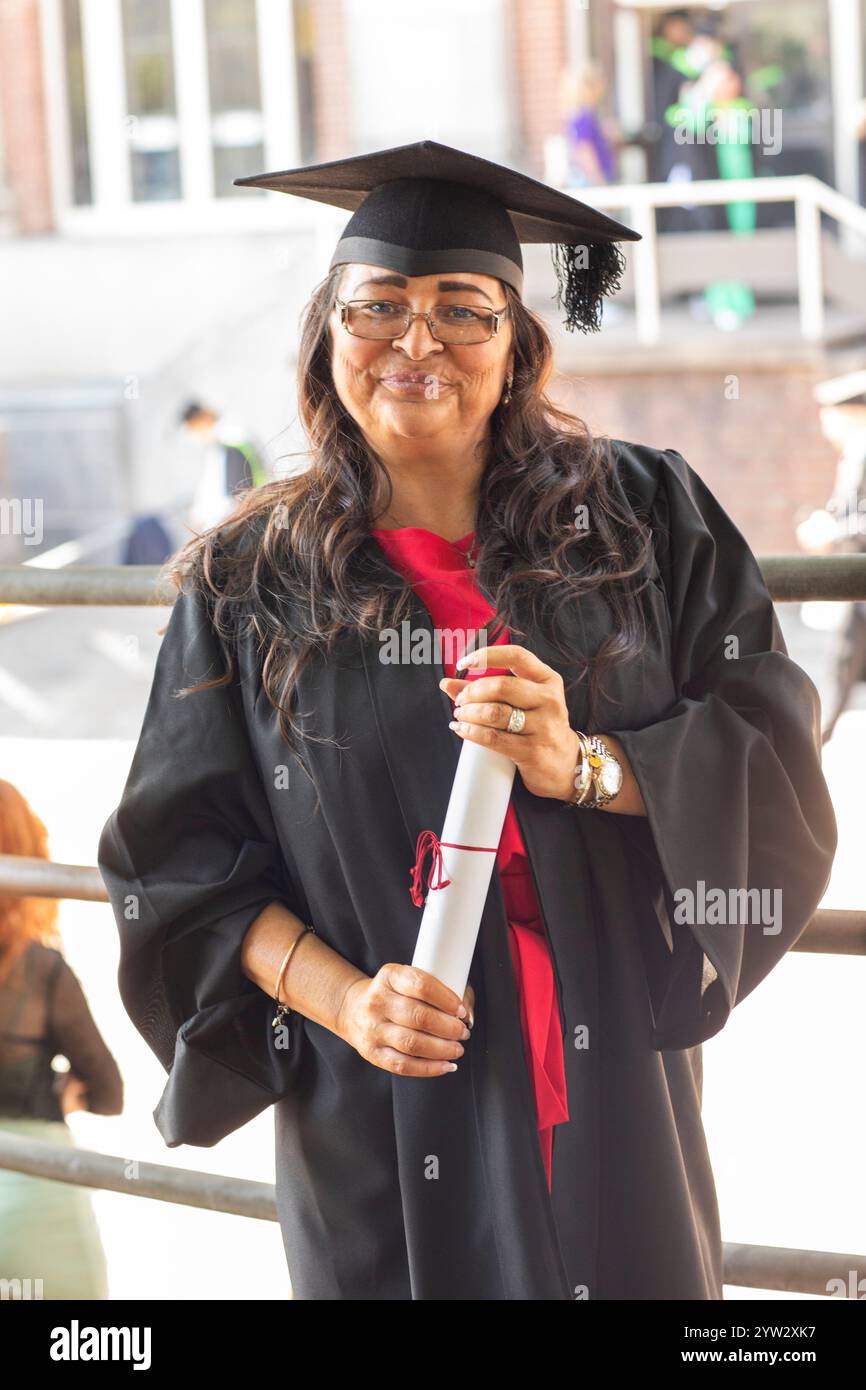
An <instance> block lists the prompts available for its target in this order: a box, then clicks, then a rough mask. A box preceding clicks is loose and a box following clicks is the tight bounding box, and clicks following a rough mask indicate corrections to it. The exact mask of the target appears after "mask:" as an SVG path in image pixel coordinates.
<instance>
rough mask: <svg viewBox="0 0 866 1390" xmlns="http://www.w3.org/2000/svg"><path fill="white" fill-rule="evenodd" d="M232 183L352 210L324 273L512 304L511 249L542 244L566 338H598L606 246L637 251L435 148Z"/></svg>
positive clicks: (515, 177) (517, 179) (495, 169)
mask: <svg viewBox="0 0 866 1390" xmlns="http://www.w3.org/2000/svg"><path fill="white" fill-rule="evenodd" d="M234 182H235V183H236V184H238V185H239V186H240V187H242V188H271V189H275V190H276V191H278V192H280V193H293V194H294V195H295V196H296V197H298V198H311V199H312V200H313V201H314V202H317V203H329V204H330V205H331V206H332V207H338V208H348V209H350V210H351V211H352V213H353V215H352V217H350V218H349V221H348V223H347V224H346V227H345V228H344V230H343V233H342V236H341V237H340V239H339V241H338V243H337V248H336V250H335V252H334V254H333V256H332V257H331V268H332V269H333V267H334V266H335V265H343V264H346V263H347V262H350V261H356V262H358V263H361V264H366V265H380V266H385V267H387V268H388V269H390V270H396V271H399V272H400V273H401V274H402V275H433V274H435V273H436V272H437V271H441V270H450V271H454V270H470V271H475V272H476V273H478V274H482V275H495V276H497V277H498V278H499V279H500V280H504V281H505V282H506V283H507V284H509V285H511V286H512V287H513V288H514V289H515V290H516V291H517V293H518V294H519V295H522V294H523V256H522V254H521V250H520V243H521V242H549V243H551V251H552V259H553V265H554V270H555V271H556V278H557V282H558V291H557V295H556V300H557V306H558V307H559V308H561V309H562V308H564V309H565V313H566V318H565V326H566V328H568V329H569V330H570V331H573V330H574V329H575V328H580V329H581V330H582V331H583V332H590V331H591V332H596V331H597V330H598V329H599V328H600V327H601V310H602V301H603V298H604V296H605V295H608V294H613V293H615V291H616V290H618V289H619V286H620V281H621V278H622V274H623V271H624V270H625V261H624V258H623V255H622V252H621V251H620V249H619V247H618V246H617V244H616V243H617V242H618V241H640V240H641V236H640V233H639V232H635V231H633V230H632V228H631V227H626V226H624V225H623V224H622V223H621V222H616V221H614V219H613V218H612V217H607V216H606V215H605V214H604V213H603V212H598V211H597V209H595V208H592V207H589V206H588V205H587V204H586V203H581V202H579V201H578V200H577V198H571V197H569V196H568V194H567V193H561V192H560V191H559V190H558V189H555V188H551V187H549V186H548V185H547V184H544V183H539V182H538V181H537V180H536V179H533V178H530V177H529V176H528V175H527V174H521V173H518V172H517V170H515V169H508V168H506V167H505V166H504V165H502V164H494V163H492V162H491V161H490V160H489V159H481V158H480V157H479V156H478V155H474V154H467V153H466V152H465V151H464V150H456V149H452V148H451V146H449V145H440V144H438V143H437V141H435V140H418V141H417V142H416V143H415V144H413V145H397V146H396V147H395V148H394V149H390V150H374V151H373V152H372V153H371V154H361V155H355V156H353V157H351V158H349V159H336V160H331V161H330V162H329V163H327V164H310V165H306V166H305V167H303V168H300V169H283V170H280V171H277V172H275V173H268V174H252V175H250V176H249V177H248V178H242V179H235V180H234Z"/></svg>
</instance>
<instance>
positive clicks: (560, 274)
mask: <svg viewBox="0 0 866 1390" xmlns="http://www.w3.org/2000/svg"><path fill="white" fill-rule="evenodd" d="M551 257H552V260H553V268H554V270H555V271H556V280H557V286H558V288H557V291H556V305H557V308H558V309H560V310H562V309H563V308H564V309H565V311H566V317H565V326H566V328H567V329H568V331H569V333H573V332H574V330H575V328H579V329H580V330H581V332H582V333H597V332H598V330H599V329H600V328H601V312H602V308H603V303H604V297H605V295H608V294H615V293H616V291H617V290H618V289H619V287H620V283H621V281H622V276H623V273H624V271H625V257H624V256H623V254H622V252H621V251H620V249H619V246H618V245H617V243H616V242H615V241H586V242H580V243H577V244H575V245H571V244H569V243H566V242H555V243H554V244H553V246H552V247H551Z"/></svg>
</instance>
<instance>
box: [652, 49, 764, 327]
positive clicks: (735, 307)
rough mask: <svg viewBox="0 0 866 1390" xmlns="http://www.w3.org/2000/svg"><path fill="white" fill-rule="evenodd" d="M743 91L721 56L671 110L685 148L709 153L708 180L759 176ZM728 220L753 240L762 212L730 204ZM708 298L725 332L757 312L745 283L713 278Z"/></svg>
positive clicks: (750, 205)
mask: <svg viewBox="0 0 866 1390" xmlns="http://www.w3.org/2000/svg"><path fill="white" fill-rule="evenodd" d="M710 42H711V43H712V44H714V45H715V44H716V41H715V40H711V41H710ZM742 92H743V84H742V80H741V78H740V76H739V74H738V73H737V72H736V70H735V69H734V67H733V66H732V64H731V63H730V62H728V60H727V59H726V58H724V57H719V56H716V57H715V58H713V60H712V61H711V62H709V63H708V64H707V66H706V68H705V69H704V71H703V72H702V73H701V75H700V77H699V78H698V79H697V80H696V81H695V82H693V83H691V84H689V86H688V88H687V89H686V91H685V93H684V97H683V99H682V100H681V101H680V102H679V103H677V104H676V105H674V106H672V107H671V108H670V111H669V113H668V119H669V121H670V123H671V125H674V126H678V127H680V128H681V129H683V130H684V131H685V132H686V133H687V134H688V136H689V142H688V143H687V144H686V145H685V146H684V148H687V149H688V148H692V149H700V150H709V151H710V159H711V161H712V164H713V165H714V166H715V167H714V168H710V167H708V168H706V169H704V171H703V177H705V178H722V179H751V178H754V173H755V170H754V164H753V162H752V147H751V139H752V123H751V118H750V114H749V113H750V110H751V102H750V101H749V99H748V98H747V97H744V96H743V95H742ZM711 128H712V129H711ZM710 135H712V137H713V138H710ZM710 211H712V209H710ZM725 217H726V220H727V225H728V227H729V229H730V230H731V231H732V232H734V233H736V234H738V235H740V236H749V235H751V234H752V233H753V232H754V230H755V226H756V222H757V208H756V206H755V204H754V203H753V202H735V203H726V204H725ZM704 300H705V303H706V306H707V309H708V312H709V315H710V317H711V318H712V320H713V322H714V323H715V325H716V327H717V328H721V329H723V330H725V331H730V330H733V329H737V328H739V327H740V326H741V324H742V323H743V322H744V321H745V320H746V319H748V318H751V316H752V315H753V314H754V312H755V296H754V293H753V291H752V288H751V286H750V285H748V284H746V282H745V281H744V280H714V281H712V282H711V283H710V284H709V285H707V287H706V289H705V291H704Z"/></svg>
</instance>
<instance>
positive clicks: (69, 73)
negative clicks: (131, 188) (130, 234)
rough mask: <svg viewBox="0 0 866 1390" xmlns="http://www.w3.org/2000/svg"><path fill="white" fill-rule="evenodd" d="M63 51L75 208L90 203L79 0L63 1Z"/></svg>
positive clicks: (91, 198)
mask: <svg viewBox="0 0 866 1390" xmlns="http://www.w3.org/2000/svg"><path fill="white" fill-rule="evenodd" d="M61 15H62V22H63V51H64V54H65V57H66V93H67V106H68V115H69V160H70V164H71V167H72V201H73V203H75V204H76V206H79V205H81V204H85V203H92V202H93V188H92V186H91V182H90V144H89V142H88V138H87V101H86V99H85V92H84V53H83V51H82V47H81V6H80V3H79V0H63V7H62V11H61Z"/></svg>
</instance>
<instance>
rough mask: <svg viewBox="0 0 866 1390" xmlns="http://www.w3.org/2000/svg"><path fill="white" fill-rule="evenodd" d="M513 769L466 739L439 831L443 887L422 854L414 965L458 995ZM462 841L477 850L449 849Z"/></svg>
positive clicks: (484, 897) (510, 763) (501, 757)
mask: <svg viewBox="0 0 866 1390" xmlns="http://www.w3.org/2000/svg"><path fill="white" fill-rule="evenodd" d="M516 771H517V765H516V763H515V762H514V760H513V759H512V758H507V757H506V756H505V754H504V753H496V752H494V751H493V749H491V748H482V747H481V746H480V745H479V744H477V743H471V742H469V740H468V739H467V740H465V741H464V743H463V747H462V749H461V750H460V757H459V759H458V762H457V771H456V773H455V774H454V785H453V786H452V788H451V797H450V799H449V802H448V810H447V812H446V815H445V825H444V827H443V829H442V834H441V836H440V837H439V838H440V845H441V853H442V875H441V877H442V879H443V880H445V879H450V880H451V882H450V884H449V885H448V886H447V887H446V888H435V887H434V886H433V885H435V884H436V883H437V882H438V881H439V875H438V873H437V872H436V868H435V855H434V854H433V853H432V852H428V854H427V855H426V856H425V860H424V874H423V880H422V883H423V886H424V889H425V891H426V893H427V901H426V903H425V906H424V915H423V916H422V918H421V927H420V930H419V932H418V941H417V943H416V946H415V954H414V956H413V957H412V964H413V965H417V966H418V967H419V968H420V969H421V970H427V971H429V972H430V974H431V975H435V976H436V977H437V979H439V980H441V981H442V983H443V984H446V985H448V987H449V988H450V989H453V990H454V992H455V994H457V995H459V997H460V998H461V999H462V998H463V994H464V991H465V989H466V982H467V980H468V978H469V967H470V965H471V964H472V956H473V953H474V951H475V942H476V940H477V938H478V929H479V927H480V926H481V918H482V915H483V913H484V904H485V902H486V900H487V893H488V891H489V888H490V879H491V877H492V875H493V868H494V865H495V863H496V851H497V849H498V848H499V841H500V839H501V837H502V827H503V825H504V824H505V817H506V814H507V812H508V801H509V798H510V796H511V789H512V786H513V784H514V775H515V773H516ZM419 843H420V837H419ZM461 845H465V846H471V845H474V846H481V847H482V848H476V849H469V848H466V849H460V848H454V846H461ZM431 868H432V873H431ZM428 877H429V878H430V888H429V889H428V888H426V884H427V879H428Z"/></svg>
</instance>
